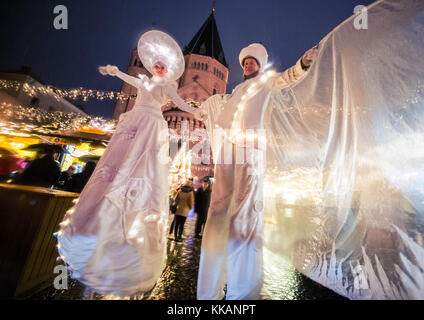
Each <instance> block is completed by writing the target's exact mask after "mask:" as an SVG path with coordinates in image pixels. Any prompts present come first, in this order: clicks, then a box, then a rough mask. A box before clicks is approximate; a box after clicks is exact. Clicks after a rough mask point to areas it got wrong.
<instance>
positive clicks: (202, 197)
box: [194, 187, 211, 215]
mask: <svg viewBox="0 0 424 320" xmlns="http://www.w3.org/2000/svg"><path fill="white" fill-rule="evenodd" d="M210 203H211V189H210V188H209V187H207V188H206V190H203V188H202V187H200V188H199V189H197V191H196V195H195V197H194V212H196V213H197V214H198V215H206V214H207V213H208V209H209V204H210Z"/></svg>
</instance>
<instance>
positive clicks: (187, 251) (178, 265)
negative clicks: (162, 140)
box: [19, 218, 345, 300]
mask: <svg viewBox="0 0 424 320" xmlns="http://www.w3.org/2000/svg"><path fill="white" fill-rule="evenodd" d="M194 225H195V218H192V219H188V220H187V222H186V224H185V228H184V240H183V242H181V243H176V242H175V241H172V240H171V239H173V237H171V238H170V239H168V249H167V251H168V260H167V265H166V267H165V268H164V270H163V273H162V275H161V277H160V279H159V281H158V282H157V283H156V286H155V287H154V288H153V289H152V290H151V291H150V292H147V293H145V294H144V295H139V296H134V297H131V299H132V300H195V299H196V287H197V273H198V267H199V259H200V248H201V240H198V239H195V238H194ZM276 269H277V270H279V273H278V275H276V273H275V272H272V273H271V272H269V270H276ZM19 299H30V300H86V299H91V300H111V299H121V298H119V297H114V296H105V295H100V294H96V293H92V292H90V291H88V290H86V289H85V287H84V285H82V284H80V283H79V282H78V281H75V280H70V281H69V284H68V289H67V290H56V289H55V288H54V287H53V286H52V285H50V286H48V287H47V288H45V289H43V290H39V291H36V292H33V293H29V294H27V295H25V296H22V297H20V298H19ZM262 299H263V300H271V299H272V300H340V299H345V298H344V297H341V296H340V295H338V294H336V293H334V292H333V291H331V290H329V289H327V288H325V287H322V286H321V285H319V284H317V283H316V282H314V281H312V280H310V279H309V278H307V277H305V276H304V275H302V274H301V273H299V272H298V271H297V270H296V269H295V268H294V267H293V266H292V265H291V264H290V263H289V262H287V261H284V260H282V259H279V260H277V259H273V258H272V257H271V256H270V255H268V254H267V253H266V252H264V285H263V290H262Z"/></svg>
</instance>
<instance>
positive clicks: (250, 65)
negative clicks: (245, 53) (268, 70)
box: [243, 58, 259, 76]
mask: <svg viewBox="0 0 424 320" xmlns="http://www.w3.org/2000/svg"><path fill="white" fill-rule="evenodd" d="M243 70H244V75H245V76H250V75H251V74H252V73H255V72H256V71H258V70H259V65H258V63H257V62H256V60H255V59H253V58H247V59H246V60H244V64H243Z"/></svg>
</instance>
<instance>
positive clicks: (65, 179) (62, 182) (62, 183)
mask: <svg viewBox="0 0 424 320" xmlns="http://www.w3.org/2000/svg"><path fill="white" fill-rule="evenodd" d="M76 170H77V168H76V166H73V165H72V166H70V167H69V168H68V170H66V171H62V172H61V173H60V177H59V181H58V184H57V187H58V188H59V189H63V190H66V188H67V187H68V186H69V184H70V182H71V179H72V176H73V175H74V173H75V171H76Z"/></svg>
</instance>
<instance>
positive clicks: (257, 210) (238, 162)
mask: <svg viewBox="0 0 424 320" xmlns="http://www.w3.org/2000/svg"><path fill="white" fill-rule="evenodd" d="M314 53H315V49H311V50H310V51H308V52H307V53H306V54H305V55H304V57H303V58H302V59H300V60H299V61H298V62H297V63H296V65H295V66H293V67H291V68H290V69H288V70H286V71H285V72H282V73H279V74H278V73H276V72H274V71H268V72H265V71H264V69H265V66H266V65H267V63H268V54H267V51H266V49H265V48H264V46H263V45H261V44H259V43H253V44H251V45H249V46H248V47H246V48H244V49H243V50H242V51H241V53H240V56H239V60H240V64H241V66H242V67H243V69H244V77H245V81H244V82H243V83H241V84H239V85H238V86H237V87H236V88H235V89H234V91H233V93H232V94H230V95H215V96H212V97H211V98H209V99H208V100H207V101H205V103H204V104H203V105H202V106H201V107H200V108H199V109H198V110H197V112H196V115H197V116H198V117H199V118H201V119H203V120H204V121H207V122H208V125H209V127H210V126H212V125H213V126H214V127H215V133H216V132H221V133H223V134H224V135H225V136H224V139H223V141H222V142H223V144H221V146H220V147H218V149H220V150H217V151H218V152H214V161H215V180H216V182H215V185H214V188H213V192H212V198H211V205H210V209H209V214H208V221H207V224H206V226H205V231H204V236H203V241H202V251H201V257H200V266H199V277H198V286H197V298H198V299H218V300H219V299H223V297H224V294H225V293H224V287H225V285H226V286H227V293H226V299H228V300H236V299H258V298H259V296H260V291H261V287H262V273H263V272H262V231H263V219H264V217H263V195H262V193H263V173H264V171H263V169H264V161H265V145H266V143H265V140H266V135H265V134H264V121H263V119H264V115H265V108H266V106H267V104H268V100H269V96H270V93H271V90H272V89H278V88H283V87H285V86H287V85H288V84H289V83H291V82H293V81H295V80H296V79H298V78H299V77H300V76H301V75H302V74H303V73H304V72H305V70H306V69H307V68H308V67H309V65H310V64H311V62H312V58H313V57H314ZM214 108H215V113H214V114H215V115H217V117H216V118H215V119H212V118H213V115H207V114H206V113H207V111H206V110H207V109H209V110H211V109H214ZM218 114H219V115H218ZM210 135H211V134H210ZM210 138H211V139H214V137H210ZM215 138H216V134H215ZM215 148H216V145H215Z"/></svg>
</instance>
